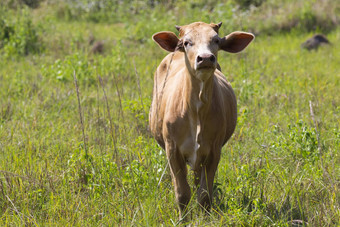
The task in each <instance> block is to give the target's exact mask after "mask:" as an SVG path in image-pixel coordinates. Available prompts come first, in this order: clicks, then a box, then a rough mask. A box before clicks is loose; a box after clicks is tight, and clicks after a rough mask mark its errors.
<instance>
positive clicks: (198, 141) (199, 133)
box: [188, 82, 204, 168]
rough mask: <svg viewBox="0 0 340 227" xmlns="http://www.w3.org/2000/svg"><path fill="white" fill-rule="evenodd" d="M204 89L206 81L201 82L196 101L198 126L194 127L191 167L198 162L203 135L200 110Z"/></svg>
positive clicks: (189, 162) (189, 161)
mask: <svg viewBox="0 0 340 227" xmlns="http://www.w3.org/2000/svg"><path fill="white" fill-rule="evenodd" d="M203 89H204V82H201V83H200V91H199V96H198V101H197V103H196V116H197V118H196V127H195V128H193V130H192V131H193V134H194V135H195V141H194V143H195V148H194V152H193V154H191V155H190V158H189V160H188V164H189V165H190V167H191V168H193V167H194V166H195V164H196V160H197V153H198V150H199V149H200V147H201V142H202V141H201V137H202V121H201V116H200V110H201V108H202V106H203V104H204V101H203V100H202V98H203V96H202V95H203V94H202V93H203Z"/></svg>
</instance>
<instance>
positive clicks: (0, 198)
mask: <svg viewBox="0 0 340 227" xmlns="http://www.w3.org/2000/svg"><path fill="white" fill-rule="evenodd" d="M25 2H26V4H28V3H30V2H31V3H32V2H33V3H34V2H36V3H39V4H36V5H35V4H33V3H32V4H33V5H32V4H29V6H30V7H28V6H27V5H26V4H24V3H25ZM98 2H100V1H98ZM248 2H253V4H255V5H256V7H254V6H249V5H248ZM302 2H303V3H302ZM88 3H91V1H87V0H80V1H62V0H59V1H58V2H57V3H56V2H54V3H53V2H52V1H47V0H45V1H43V0H41V1H21V0H5V1H4V3H0V6H1V9H0V15H1V16H0V28H1V31H0V32H1V33H0V226H160V225H162V226H173V225H181V224H183V223H179V221H178V210H177V205H176V203H175V198H174V191H173V186H172V183H171V178H170V173H169V168H168V166H167V161H166V157H165V153H164V151H163V150H162V149H161V148H160V147H159V146H158V145H157V143H156V142H155V140H154V139H153V138H151V136H150V133H149V131H148V112H149V107H150V103H151V94H152V86H153V73H154V71H155V69H156V67H157V65H158V64H159V63H160V61H161V60H162V58H163V57H164V56H165V55H166V52H165V51H163V50H161V49H160V48H159V47H158V46H157V45H156V44H155V43H153V42H152V40H151V36H152V34H153V33H155V32H157V31H162V30H170V31H173V32H175V28H174V25H176V24H179V25H183V24H188V23H191V22H193V21H205V22H216V23H217V22H219V21H222V22H223V26H222V28H221V31H220V34H221V35H227V34H228V33H230V32H232V31H234V30H244V31H251V32H254V33H255V34H256V36H257V37H256V39H255V41H254V42H253V43H252V44H251V45H250V46H249V47H248V48H247V49H246V51H244V52H243V53H240V54H234V55H233V54H228V53H222V52H221V53H220V55H219V63H220V65H221V67H222V71H223V72H224V74H225V75H226V77H227V79H228V80H229V81H230V82H231V84H232V86H233V88H234V90H235V93H236V96H237V101H238V124H237V128H236V131H235V134H234V135H233V137H232V138H231V139H230V141H229V142H228V144H227V145H226V147H224V148H223V152H222V158H221V162H220V164H219V167H218V172H217V176H216V178H215V184H214V194H215V197H214V198H215V200H214V205H213V209H212V211H211V215H210V216H206V215H204V214H202V213H201V212H200V209H199V207H198V204H197V202H196V199H195V195H194V196H193V198H192V202H191V203H190V206H189V208H190V209H191V210H192V212H191V217H192V224H196V225H197V226H228V225H232V226H299V225H300V226H303V225H305V226H339V225H340V155H339V150H340V130H339V126H340V95H339V94H340V64H339V62H340V54H339V53H340V45H339V41H340V29H339V28H337V26H338V25H339V24H340V18H339V16H338V15H340V4H339V3H337V1H331V0H328V1H327V0H325V1H313V0H309V1H292V0H289V1H285V3H280V1H277V0H258V1H256V0H255V1H246V0H233V1H218V3H215V1H209V0H208V1H195V2H190V1H171V0H169V1H135V0H129V1H119V0H116V1H106V3H105V1H101V3H102V4H104V6H105V7H103V6H101V5H100V4H98V5H91V4H88ZM105 4H107V5H105ZM316 32H324V33H325V34H326V35H327V37H328V39H329V40H330V42H331V43H332V45H329V46H323V47H321V48H319V49H318V50H316V51H307V50H304V49H301V48H300V44H301V43H302V42H304V41H305V40H306V39H307V38H309V37H311V36H312V35H313V34H314V33H316ZM97 41H100V42H102V43H103V45H104V46H103V47H104V48H103V53H102V54H94V53H93V51H91V50H92V48H93V42H94V43H95V42H97ZM74 76H76V78H77V80H75V79H74ZM75 81H76V82H77V83H76V84H75ZM77 93H78V96H77ZM78 97H79V103H78ZM80 116H81V117H80ZM80 119H81V120H80ZM192 181H193V180H191V182H192Z"/></svg>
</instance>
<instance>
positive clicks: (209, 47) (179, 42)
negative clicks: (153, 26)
mask: <svg viewBox="0 0 340 227" xmlns="http://www.w3.org/2000/svg"><path fill="white" fill-rule="evenodd" d="M221 25H222V23H218V24H206V23H203V22H195V23H192V24H189V25H184V26H176V29H177V30H178V31H179V38H178V37H177V36H176V35H175V34H174V33H173V32H158V33H156V34H154V35H153V36H152V39H153V40H154V41H155V42H156V43H157V44H158V45H159V46H160V47H161V48H163V49H165V50H167V51H170V52H174V51H182V52H184V53H185V61H186V65H187V67H188V70H189V72H190V73H191V74H192V75H194V76H196V77H197V78H198V79H200V80H202V81H205V80H206V79H207V77H209V76H210V75H211V74H212V72H214V71H215V69H216V67H217V52H218V51H219V50H224V51H228V52H231V53H237V52H240V51H242V50H243V49H244V48H245V47H246V46H248V44H249V43H250V42H251V41H252V40H253V39H254V35H253V34H251V33H247V32H239V31H237V32H232V33H230V34H229V35H227V36H225V37H223V38H220V37H219V36H218V30H219V28H220V27H221Z"/></svg>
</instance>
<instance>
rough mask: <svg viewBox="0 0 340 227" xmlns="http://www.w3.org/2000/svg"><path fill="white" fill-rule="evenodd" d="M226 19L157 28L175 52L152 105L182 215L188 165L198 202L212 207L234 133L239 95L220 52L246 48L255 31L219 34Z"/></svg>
mask: <svg viewBox="0 0 340 227" xmlns="http://www.w3.org/2000/svg"><path fill="white" fill-rule="evenodd" d="M221 24H222V23H219V24H206V23H203V22H196V23H192V24H189V25H185V26H181V27H179V26H176V28H177V30H178V31H179V38H177V36H176V35H175V34H174V33H173V32H158V33H156V34H154V35H153V37H152V38H153V40H154V41H155V42H156V43H157V44H158V45H159V46H160V47H161V48H163V49H165V50H167V51H170V52H172V53H170V54H169V55H167V56H166V57H165V58H164V59H163V61H162V62H161V64H160V65H159V66H158V68H157V71H156V73H155V78H154V79H155V81H154V90H153V101H152V105H151V110H150V116H149V118H150V119H149V120H150V129H151V133H152V134H153V136H154V137H155V139H156V140H157V142H158V143H159V145H160V146H161V147H163V149H165V151H166V155H167V158H168V162H169V165H170V170H171V176H172V179H173V183H174V187H175V194H176V200H177V202H178V204H179V208H180V218H184V216H185V215H184V214H185V211H186V206H187V205H188V203H189V201H190V198H191V190H190V187H189V184H188V182H187V166H186V165H187V164H189V165H190V166H191V168H192V169H193V171H194V174H195V185H196V186H198V185H199V188H198V191H197V194H198V202H199V203H200V205H201V206H202V207H203V208H205V209H206V210H209V208H210V206H211V201H212V197H211V196H212V187H213V181H214V176H215V172H216V169H217V165H218V163H219V160H220V154H221V149H222V146H223V145H224V144H225V143H226V142H227V140H228V139H229V138H230V137H231V135H232V134H233V132H234V129H235V126H236V118H237V109H236V108H237V107H236V98H235V94H234V91H233V89H232V87H231V85H230V83H229V82H228V81H227V80H226V79H225V77H224V75H223V74H222V73H221V71H220V70H219V65H218V63H217V52H218V51H219V50H224V51H227V52H231V53H237V52H240V51H242V50H243V49H244V48H245V47H246V46H247V45H248V44H249V43H250V42H251V41H252V40H253V39H254V36H253V35H252V34H250V33H246V32H233V33H231V34H229V35H228V36H225V37H223V38H220V37H219V36H218V30H219V28H220V26H221Z"/></svg>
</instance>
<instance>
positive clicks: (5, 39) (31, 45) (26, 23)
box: [0, 9, 43, 57]
mask: <svg viewBox="0 0 340 227" xmlns="http://www.w3.org/2000/svg"><path fill="white" fill-rule="evenodd" d="M0 11H2V12H1V15H2V16H0V30H1V31H0V48H1V49H2V52H3V54H4V55H5V56H6V57H10V56H23V55H28V54H30V53H39V52H41V51H42V49H43V46H42V43H41V40H40V39H39V36H38V29H37V27H36V26H34V25H33V23H32V20H31V19H30V16H29V15H28V13H27V11H25V10H22V13H21V14H20V16H18V17H17V18H16V20H13V21H8V20H7V19H6V17H5V13H4V10H3V9H2V10H0Z"/></svg>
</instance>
